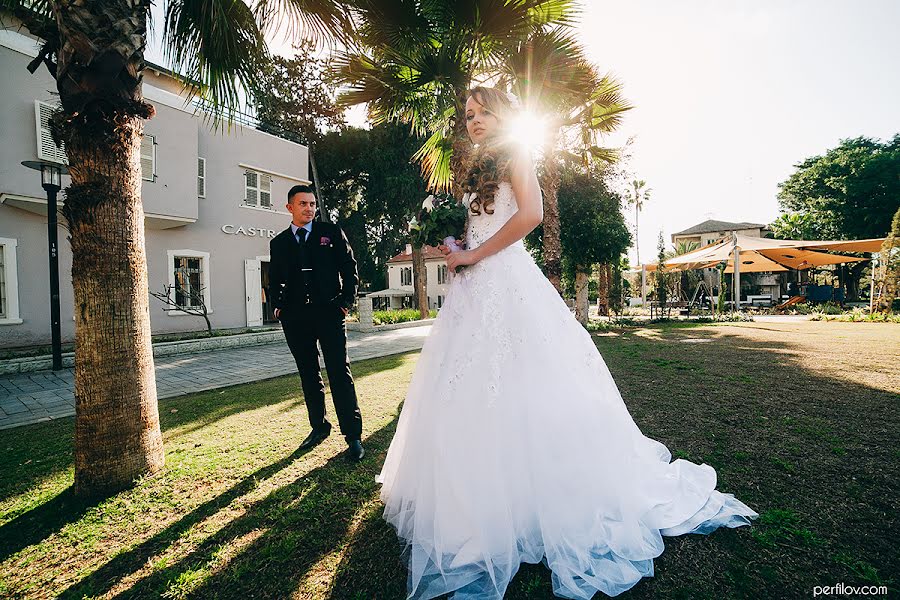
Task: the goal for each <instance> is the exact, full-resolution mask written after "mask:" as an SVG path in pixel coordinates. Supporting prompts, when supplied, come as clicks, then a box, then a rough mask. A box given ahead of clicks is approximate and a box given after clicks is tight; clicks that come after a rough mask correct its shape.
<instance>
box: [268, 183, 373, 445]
mask: <svg viewBox="0 0 900 600" xmlns="http://www.w3.org/2000/svg"><path fill="white" fill-rule="evenodd" d="M287 209H288V211H290V213H291V215H292V216H293V219H292V220H291V226H290V227H288V228H287V229H285V230H284V231H282V232H281V233H280V234H278V235H277V236H275V237H274V238H273V239H272V240H271V241H270V242H269V255H270V258H269V261H270V262H269V297H270V298H271V300H272V305H273V306H274V308H275V318H276V319H278V320H279V321H281V328H282V329H283V330H284V337H285V339H286V340H287V343H288V347H289V348H290V349H291V354H293V355H294V360H295V361H296V363H297V369H298V370H299V371H300V381H301V383H302V385H303V396H304V397H305V399H306V409H307V412H308V413H309V424H310V425H311V426H312V431H311V432H310V434H309V435H308V436H307V438H306V439H305V440H303V443H301V444H300V449H301V450H306V449H309V448H312V447H314V446H316V445H317V444H319V443H320V442H322V441H323V440H324V439H325V438H327V437H328V435H329V434H330V433H331V423H329V422H328V421H327V420H326V419H325V384H324V383H322V373H321V372H320V370H319V351H318V348H316V341H318V342H319V344H320V345H321V346H322V355H323V356H324V358H325V369H326V371H328V380H329V382H330V385H331V395H332V398H333V399H334V409H335V412H336V413H337V418H338V424H339V425H340V428H341V433H342V434H343V435H344V439H345V440H346V441H347V446H348V450H347V453H348V455H349V457H350V458H351V459H353V460H356V461H359V460H362V457H363V455H364V454H365V450H364V449H363V447H362V443H361V442H360V437H361V436H362V416H361V415H360V412H359V406H358V405H357V402H356V388H355V386H354V385H353V375H351V373H350V361H349V360H348V359H347V334H346V331H345V329H344V317H345V316H346V315H347V312H348V311H349V310H350V307H351V306H353V301H354V299H355V298H356V286H357V284H358V283H359V278H358V277H357V274H356V260H355V259H354V258H353V250H352V249H351V248H350V244H349V243H348V242H347V237H346V236H345V235H344V232H343V231H342V230H341V228H340V227H338V226H337V225H333V224H331V223H325V222H322V221H313V218H314V217H315V215H316V196H315V193H314V191H313V189H312V187H310V186H308V185H295V186H294V187H292V188H291V190H290V191H289V192H288V203H287Z"/></svg>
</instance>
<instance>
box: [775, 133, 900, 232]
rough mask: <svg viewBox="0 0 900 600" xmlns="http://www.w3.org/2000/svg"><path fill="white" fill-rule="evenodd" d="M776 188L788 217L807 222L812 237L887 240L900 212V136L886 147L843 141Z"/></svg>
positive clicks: (870, 141) (858, 140) (864, 140)
mask: <svg viewBox="0 0 900 600" xmlns="http://www.w3.org/2000/svg"><path fill="white" fill-rule="evenodd" d="M795 168H796V170H795V171H794V172H793V173H792V174H791V175H790V176H789V177H788V178H787V179H786V180H785V181H783V182H781V183H780V184H779V185H778V189H779V192H778V200H779V202H780V204H781V208H782V210H784V211H787V212H794V213H799V214H801V215H802V216H803V217H805V218H806V219H808V220H809V221H810V223H811V224H812V225H813V227H814V230H815V233H816V234H818V235H820V236H822V237H825V238H834V239H859V238H874V237H883V236H885V235H887V233H888V231H890V228H891V219H892V218H893V216H894V213H895V212H896V210H897V208H898V207H900V177H898V176H897V173H900V134H897V135H895V136H894V137H893V139H891V140H890V141H888V142H879V141H877V140H873V139H871V138H867V137H858V138H853V139H847V140H842V141H841V143H840V144H839V145H838V146H837V147H836V148H832V149H830V150H828V151H827V152H826V153H825V154H824V155H823V156H813V157H811V158H808V159H806V160H804V161H803V162H801V163H800V164H798V165H796V167H795Z"/></svg>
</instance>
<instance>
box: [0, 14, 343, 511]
mask: <svg viewBox="0 0 900 600" xmlns="http://www.w3.org/2000/svg"><path fill="white" fill-rule="evenodd" d="M150 6H151V3H150V2H148V1H142V2H125V1H115V2H71V1H64V0H38V1H32V0H0V10H4V11H7V12H11V13H12V14H13V15H15V16H16V17H17V18H19V19H20V20H21V21H22V22H23V23H24V25H25V26H26V27H27V28H28V29H29V30H30V31H31V32H32V33H34V34H36V35H38V36H39V37H40V38H42V40H43V42H44V43H43V46H42V48H41V50H40V52H39V55H38V57H37V58H36V59H35V60H34V61H33V62H32V63H31V64H30V65H29V70H30V71H31V72H34V71H36V70H37V69H38V68H39V67H40V66H41V64H44V65H46V67H47V69H48V71H49V72H50V74H51V75H52V76H53V77H54V78H55V79H56V82H57V90H58V92H59V98H60V102H61V105H62V108H61V110H60V111H59V112H58V114H56V115H55V116H54V117H53V119H52V123H51V126H52V129H53V133H54V137H55V138H56V139H57V140H59V141H61V142H64V144H65V148H66V154H67V156H68V163H69V174H70V176H71V180H72V181H71V185H70V186H69V187H68V188H67V190H66V203H65V208H64V211H63V214H64V215H65V218H66V219H67V221H68V228H69V234H70V237H69V240H70V242H71V246H72V285H73V288H74V292H75V397H76V405H75V491H76V493H79V494H98V493H106V492H108V491H112V490H115V489H120V488H122V487H126V486H128V485H130V484H131V483H132V482H133V481H134V479H135V478H137V477H139V476H140V475H142V474H144V473H148V472H153V471H156V470H158V469H159V468H161V467H162V465H163V461H164V459H163V447H162V438H161V435H160V429H159V418H158V408H157V400H156V382H155V373H154V365H153V354H152V348H151V344H150V320H149V293H148V286H147V260H146V253H145V249H144V213H143V207H142V203H141V171H140V160H139V158H140V157H139V151H140V144H141V138H142V135H143V121H144V119H147V118H150V117H152V116H153V114H154V109H153V107H152V105H150V104H149V103H148V102H146V101H145V100H144V98H143V94H142V90H141V88H142V85H141V84H142V79H143V71H144V67H145V62H144V48H145V46H146V42H147V20H148V11H149V9H150ZM277 7H280V8H282V9H283V10H285V11H286V15H285V16H286V17H287V18H288V19H289V21H290V22H292V23H300V22H301V21H302V22H305V23H306V25H307V26H308V29H309V30H318V31H324V30H326V29H329V30H335V31H342V30H344V27H343V26H344V24H345V23H344V17H343V12H342V11H340V10H339V9H338V7H337V6H336V5H335V3H333V2H331V1H326V0H287V1H286V2H278V3H277ZM275 9H276V3H274V2H269V1H266V0H258V1H256V2H253V3H252V6H251V5H248V4H245V3H244V2H223V3H213V4H210V3H205V2H189V1H188V0H171V1H170V2H168V4H167V5H166V14H165V19H164V23H163V25H164V31H163V36H162V39H163V45H164V49H165V50H166V51H167V53H168V58H169V59H170V61H171V63H172V66H173V67H174V68H175V69H176V70H177V71H179V72H180V73H182V74H183V75H184V77H185V78H186V79H189V80H191V81H193V82H195V83H196V85H197V87H196V91H197V92H198V93H199V94H201V95H203V97H204V98H205V99H206V100H207V101H208V102H207V106H208V107H209V108H210V110H212V111H213V112H214V113H218V114H220V115H221V112H222V110H223V109H225V108H227V107H229V106H234V105H236V104H237V103H238V101H239V98H240V94H239V89H240V87H242V86H243V87H249V86H248V85H247V84H248V83H249V81H250V80H251V78H252V77H254V76H255V75H256V69H255V65H257V64H258V61H259V57H260V56H261V55H263V54H264V53H265V44H264V43H263V39H262V35H261V33H260V32H261V30H262V28H263V27H265V26H266V24H267V23H269V22H271V21H272V20H273V19H274V18H275V17H276V16H277V15H276V11H275Z"/></svg>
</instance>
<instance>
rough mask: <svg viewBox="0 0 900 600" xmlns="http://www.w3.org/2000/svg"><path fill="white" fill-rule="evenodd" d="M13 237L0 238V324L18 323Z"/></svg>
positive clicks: (17, 293) (17, 295) (15, 242)
mask: <svg viewBox="0 0 900 600" xmlns="http://www.w3.org/2000/svg"><path fill="white" fill-rule="evenodd" d="M17 245H18V241H17V240H15V239H13V238H0V325H18V324H19V323H21V322H22V319H20V318H19V285H18V275H17V272H16V271H17V270H16V246H17Z"/></svg>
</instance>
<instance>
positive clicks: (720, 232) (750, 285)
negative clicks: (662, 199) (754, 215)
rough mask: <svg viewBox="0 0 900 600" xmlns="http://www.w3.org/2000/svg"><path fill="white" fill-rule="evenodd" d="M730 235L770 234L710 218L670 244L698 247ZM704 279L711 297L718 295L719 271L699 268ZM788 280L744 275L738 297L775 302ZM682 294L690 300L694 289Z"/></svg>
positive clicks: (760, 228) (773, 275)
mask: <svg viewBox="0 0 900 600" xmlns="http://www.w3.org/2000/svg"><path fill="white" fill-rule="evenodd" d="M731 232H737V233H739V234H741V235H745V236H749V237H766V235H767V234H769V233H770V232H769V228H768V226H766V225H762V224H760V223H748V222H744V221H742V222H739V223H731V222H729V221H716V220H713V219H709V220H706V221H703V222H702V223H698V224H697V225H694V226H692V227H688V228H687V229H685V230H683V231H679V232H677V233H673V234H672V245H673V246H675V248H676V250H677V249H678V246H679V244H681V243H684V244H690V243H692V242H693V243H695V244H697V246H696V247H697V248H701V247H703V246H708V245H709V244H712V243H715V242H717V241H719V240H721V239H722V238H725V237H727V236H728V235H729V234H730V233H731ZM702 274H703V279H704V280H705V281H706V284H707V286H708V287H709V289H710V290H711V291H712V293H713V294H714V295H718V293H719V273H718V269H715V268H708V269H702ZM786 286H787V281H786V280H785V278H784V276H783V275H782V274H776V273H747V274H745V276H744V277H742V278H741V294H742V295H744V296H747V295H750V296H751V298H752V297H754V295H756V296H769V297H770V298H771V299H772V301H773V302H774V301H777V300H778V299H779V298H780V297H781V295H782V292H783V290H784V289H786ZM682 293H683V294H684V295H685V296H687V297H691V296H692V295H693V293H694V290H682Z"/></svg>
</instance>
